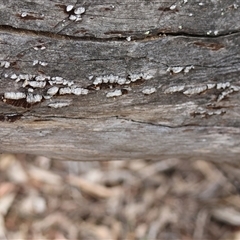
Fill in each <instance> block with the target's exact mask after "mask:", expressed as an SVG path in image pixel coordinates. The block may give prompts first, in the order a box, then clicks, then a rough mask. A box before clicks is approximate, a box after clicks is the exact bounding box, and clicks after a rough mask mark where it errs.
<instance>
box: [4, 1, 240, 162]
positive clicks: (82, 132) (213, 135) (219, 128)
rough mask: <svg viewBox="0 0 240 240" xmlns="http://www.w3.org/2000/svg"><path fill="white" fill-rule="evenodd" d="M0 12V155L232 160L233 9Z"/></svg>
mask: <svg viewBox="0 0 240 240" xmlns="http://www.w3.org/2000/svg"><path fill="white" fill-rule="evenodd" d="M72 5H73V6H71V2H69V1H68V2H67V1H61V3H59V1H57V0H54V1H47V0H43V1H40V2H39V1H37V0H34V1H31V3H29V2H28V1H27V0H23V1H20V2H19V1H17V0H11V1H8V2H4V1H3V3H0V15H1V18H0V61H1V62H0V63H1V68H0V74H1V75H0V76H1V79H0V95H1V101H0V139H1V142H0V151H1V152H7V151H11V152H24V153H31V154H41V155H46V156H49V157H54V158H59V159H74V160H122V159H152V160H159V159H165V158H174V157H179V158H186V159H199V158H201V159H205V160H212V161H215V160H217V161H222V162H224V161H232V162H234V161H236V160H237V159H238V158H239V157H238V154H239V153H240V138H239V134H240V118H239V115H240V108H239V97H240V95H239V90H240V82H239V73H240V61H239V59H240V50H239V43H240V11H239V7H238V5H237V3H236V1H233V0H228V1H224V2H223V3H220V2H219V1H202V2H197V1H196V2H195V3H193V2H192V1H191V2H188V1H186V0H184V1H182V0H181V1H175V2H172V3H171V2H167V3H166V2H163V1H157V2H154V1H138V2H129V1H121V2H114V1H101V2H97V1H93V2H89V3H88V2H84V1H78V2H77V4H75V2H72Z"/></svg>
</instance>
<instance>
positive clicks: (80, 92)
mask: <svg viewBox="0 0 240 240" xmlns="http://www.w3.org/2000/svg"><path fill="white" fill-rule="evenodd" d="M71 92H72V94H74V95H87V94H88V89H85V88H81V87H76V86H72V87H71Z"/></svg>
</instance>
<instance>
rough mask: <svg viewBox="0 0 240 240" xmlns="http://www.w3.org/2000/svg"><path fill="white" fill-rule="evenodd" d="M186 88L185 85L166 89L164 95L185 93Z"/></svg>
mask: <svg viewBox="0 0 240 240" xmlns="http://www.w3.org/2000/svg"><path fill="white" fill-rule="evenodd" d="M184 87H185V86H184V85H178V86H171V87H169V88H167V89H165V91H164V93H165V94H168V93H170V94H171V93H176V92H181V91H183V89H184Z"/></svg>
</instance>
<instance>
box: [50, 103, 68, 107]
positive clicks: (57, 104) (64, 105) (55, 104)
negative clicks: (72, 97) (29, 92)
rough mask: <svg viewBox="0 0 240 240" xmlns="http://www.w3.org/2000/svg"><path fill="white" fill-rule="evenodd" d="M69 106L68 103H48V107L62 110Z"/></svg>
mask: <svg viewBox="0 0 240 240" xmlns="http://www.w3.org/2000/svg"><path fill="white" fill-rule="evenodd" d="M69 105H70V102H53V103H49V104H48V107H51V108H62V107H67V106H69Z"/></svg>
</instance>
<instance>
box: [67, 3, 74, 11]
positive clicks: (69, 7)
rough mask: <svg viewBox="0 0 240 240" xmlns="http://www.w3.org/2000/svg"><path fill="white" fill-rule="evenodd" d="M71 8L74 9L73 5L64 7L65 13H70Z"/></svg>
mask: <svg viewBox="0 0 240 240" xmlns="http://www.w3.org/2000/svg"><path fill="white" fill-rule="evenodd" d="M73 8H74V6H73V5H68V6H67V7H66V11H67V12H70V11H72V10H73Z"/></svg>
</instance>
